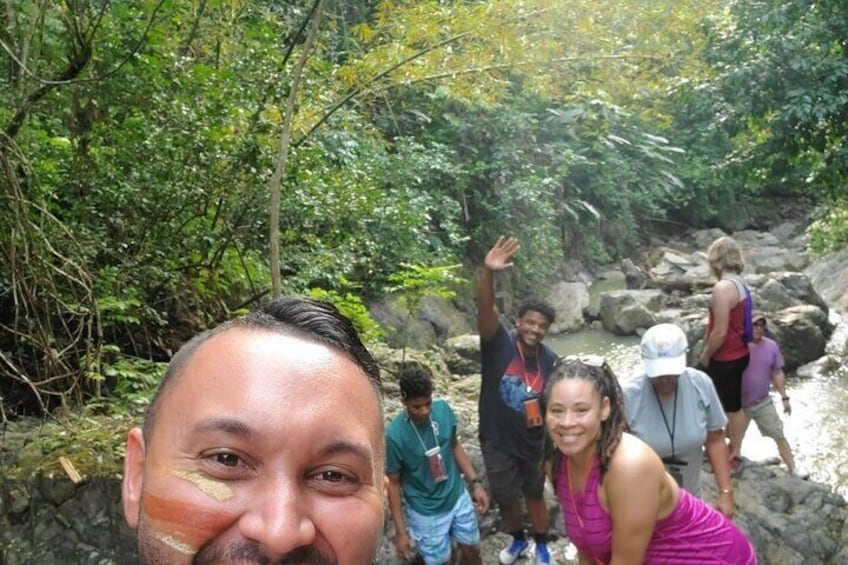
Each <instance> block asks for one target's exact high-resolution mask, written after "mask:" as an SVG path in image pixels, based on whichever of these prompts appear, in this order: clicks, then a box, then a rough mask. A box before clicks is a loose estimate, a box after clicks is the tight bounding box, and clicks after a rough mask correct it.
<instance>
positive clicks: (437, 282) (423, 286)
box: [386, 263, 467, 355]
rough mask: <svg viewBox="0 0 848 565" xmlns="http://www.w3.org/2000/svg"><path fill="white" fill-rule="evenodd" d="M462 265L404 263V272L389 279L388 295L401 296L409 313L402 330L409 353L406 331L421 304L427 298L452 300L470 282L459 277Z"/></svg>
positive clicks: (402, 269)
mask: <svg viewBox="0 0 848 565" xmlns="http://www.w3.org/2000/svg"><path fill="white" fill-rule="evenodd" d="M461 267H462V265H459V264H456V265H433V266H426V265H415V264H411V263H401V270H400V271H398V272H396V273H393V274H392V275H390V276H389V283H390V284H391V286H389V287H388V288H387V289H386V290H387V292H389V293H392V294H396V295H398V300H399V302H400V304H401V305H402V307H403V308H404V309H405V310H406V322H405V323H404V327H403V340H402V341H403V344H404V346H403V350H404V355H405V353H406V343H407V335H406V332H407V328H408V327H409V321H410V319H412V316H413V315H415V313H416V312H417V311H418V307H419V306H420V304H421V301H422V300H423V299H424V298H425V297H427V296H434V297H439V298H444V299H450V298H453V297H454V296H456V290H455V289H456V287H457V286H458V285H460V284H464V283H466V282H467V281H466V280H465V279H463V278H462V277H460V276H459V275H457V271H458V270H459V269H460V268H461Z"/></svg>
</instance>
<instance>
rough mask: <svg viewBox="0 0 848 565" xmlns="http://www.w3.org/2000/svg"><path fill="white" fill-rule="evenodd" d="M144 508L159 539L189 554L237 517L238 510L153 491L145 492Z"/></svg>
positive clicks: (150, 525) (149, 522) (152, 531)
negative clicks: (155, 493) (220, 507)
mask: <svg viewBox="0 0 848 565" xmlns="http://www.w3.org/2000/svg"><path fill="white" fill-rule="evenodd" d="M142 511H143V512H144V514H145V516H146V517H147V522H148V524H149V527H150V530H151V533H152V534H153V536H154V537H156V539H158V540H159V541H161V542H162V543H164V544H166V545H168V546H169V547H171V548H173V549H175V550H177V551H179V552H180V553H186V554H193V553H196V552H197V550H198V548H200V547H201V546H202V545H203V544H204V543H206V542H207V541H209V540H210V539H212V538H214V537H215V536H216V535H218V534H219V533H220V532H222V531H223V530H224V529H225V528H226V527H227V526H229V525H230V524H232V523H233V522H234V521H235V520H236V515H235V514H233V513H229V512H226V511H224V510H215V509H210V508H208V507H205V506H200V505H197V504H192V503H190V502H186V501H185V500H172V499H168V498H162V497H159V496H156V495H153V494H150V493H144V496H143V498H142ZM164 532H167V534H166V533H164Z"/></svg>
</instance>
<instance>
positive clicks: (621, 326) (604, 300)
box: [600, 290, 665, 335]
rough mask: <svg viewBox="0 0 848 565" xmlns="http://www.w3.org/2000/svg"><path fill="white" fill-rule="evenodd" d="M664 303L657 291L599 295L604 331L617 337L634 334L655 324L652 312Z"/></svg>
mask: <svg viewBox="0 0 848 565" xmlns="http://www.w3.org/2000/svg"><path fill="white" fill-rule="evenodd" d="M664 303H665V297H664V295H663V293H662V291H659V290H616V291H612V292H605V293H603V294H602V295H601V312H600V314H601V321H602V322H603V325H604V329H606V330H607V331H609V332H612V333H614V334H617V335H628V334H632V333H636V330H637V329H638V328H643V329H647V328H649V327H651V326H652V325H654V324H655V323H656V318H655V316H654V312H656V311H658V310H659V309H660V307H661V306H662V305H663V304H664Z"/></svg>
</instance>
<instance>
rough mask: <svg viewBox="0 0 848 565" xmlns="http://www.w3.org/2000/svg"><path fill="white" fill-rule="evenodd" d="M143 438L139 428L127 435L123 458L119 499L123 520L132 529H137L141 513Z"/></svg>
mask: <svg viewBox="0 0 848 565" xmlns="http://www.w3.org/2000/svg"><path fill="white" fill-rule="evenodd" d="M144 454H145V451H144V436H143V435H142V432H141V428H133V429H131V430H130V431H129V433H128V434H127V454H126V456H125V457H124V481H123V484H122V485H121V498H122V499H123V501H124V519H125V520H126V521H127V524H129V525H130V527H132V528H137V527H138V516H139V512H140V511H141V491H142V486H143V485H144Z"/></svg>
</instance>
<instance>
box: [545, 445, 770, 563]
mask: <svg viewBox="0 0 848 565" xmlns="http://www.w3.org/2000/svg"><path fill="white" fill-rule="evenodd" d="M600 477H601V471H600V467H599V465H598V463H597V462H595V464H594V465H593V466H592V470H591V471H590V472H589V477H588V479H587V480H586V490H585V491H584V492H582V493H580V492H575V493H572V494H569V493H570V492H571V490H570V485H569V482H568V474H567V472H566V466H565V462H564V461H563V464H562V465H560V470H559V474H558V475H557V493H558V495H559V501H560V504H561V505H562V513H563V517H564V519H565V531H566V533H567V534H568V538H569V539H570V540H571V542H572V543H573V544H574V545H575V546H576V547H577V549H579V550H580V551H581V552H582V553H584V554H585V555H587V556H588V557H589V558H590V559H591V560H592V562H593V563H596V564H599V563H600V564H602V563H609V561H610V558H611V557H612V521H611V519H610V515H609V513H608V512H607V511H606V510H604V509H603V507H601V504H600V501H599V500H598V486H599V483H600ZM572 500H573V502H572ZM644 563H646V564H648V565H651V564H659V563H668V564H672V563H673V564H682V563H701V564H705V563H714V564H724V565H731V564H732V565H756V563H757V557H756V555H755V554H754V548H753V547H752V546H751V544H750V543H749V542H748V540H747V539H746V538H745V536H744V535H743V534H742V532H740V531H739V530H738V529H737V528H736V526H735V525H734V524H733V522H731V521H730V520H728V519H726V518H725V517H724V516H722V515H721V514H720V513H719V512H718V511H716V510H714V509H713V508H711V507H710V506H708V505H707V504H706V503H705V502H704V501H702V500H700V499H698V498H695V497H694V496H692V495H691V494H689V493H688V492H686V491H685V490H684V489H680V498H679V500H678V502H677V506H676V507H675V509H674V510H673V511H672V512H671V514H669V515H668V516H666V517H665V518H663V519H662V520H659V521H658V522H657V523H656V524H655V526H654V532H653V535H652V536H651V541H650V543H649V544H648V550H647V551H646V553H645V560H644Z"/></svg>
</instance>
